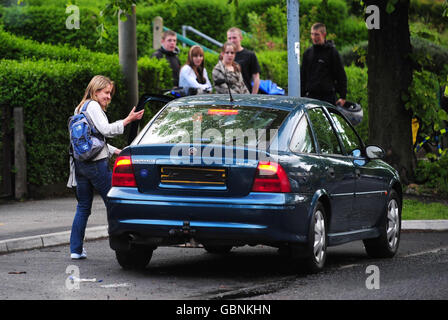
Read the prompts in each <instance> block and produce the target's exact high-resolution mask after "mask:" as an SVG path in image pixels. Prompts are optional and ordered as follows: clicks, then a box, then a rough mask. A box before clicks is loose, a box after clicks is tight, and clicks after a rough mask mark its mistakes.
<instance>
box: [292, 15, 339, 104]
mask: <svg viewBox="0 0 448 320" xmlns="http://www.w3.org/2000/svg"><path fill="white" fill-rule="evenodd" d="M326 36H327V31H326V28H325V25H324V24H323V23H315V24H314V25H313V26H312V27H311V40H312V42H313V45H312V46H311V47H309V48H308V49H307V50H306V51H305V53H304V54H303V60H302V66H301V70H300V80H301V81H300V82H301V91H302V96H303V97H309V98H314V99H319V100H323V101H327V102H329V103H331V104H339V105H341V106H343V105H344V104H345V99H346V95H347V75H346V74H345V70H344V66H343V64H342V59H341V56H340V55H339V52H338V51H337V50H336V48H335V46H334V43H333V41H327V40H326ZM336 93H338V94H339V99H337V98H336ZM336 99H337V100H336Z"/></svg>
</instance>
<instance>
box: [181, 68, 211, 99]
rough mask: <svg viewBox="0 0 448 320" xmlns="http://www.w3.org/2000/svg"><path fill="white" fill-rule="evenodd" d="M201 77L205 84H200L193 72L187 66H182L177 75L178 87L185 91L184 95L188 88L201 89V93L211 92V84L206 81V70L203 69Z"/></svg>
mask: <svg viewBox="0 0 448 320" xmlns="http://www.w3.org/2000/svg"><path fill="white" fill-rule="evenodd" d="M203 77H204V79H205V84H201V83H199V82H198V80H197V79H196V74H195V73H194V70H193V69H192V68H191V67H190V66H189V65H187V64H186V65H184V66H183V67H182V69H180V75H179V87H182V88H184V89H185V93H188V88H196V89H201V90H203V91H211V89H212V84H211V82H210V80H209V79H208V75H207V70H206V69H205V68H204V71H203Z"/></svg>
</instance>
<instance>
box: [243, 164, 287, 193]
mask: <svg viewBox="0 0 448 320" xmlns="http://www.w3.org/2000/svg"><path fill="white" fill-rule="evenodd" d="M252 191H254V192H291V185H290V184H289V180H288V176H287V174H286V172H285V170H284V169H283V168H282V166H281V165H279V164H278V163H276V162H267V161H260V162H259V164H258V167H257V173H256V174H255V180H254V184H253V186H252Z"/></svg>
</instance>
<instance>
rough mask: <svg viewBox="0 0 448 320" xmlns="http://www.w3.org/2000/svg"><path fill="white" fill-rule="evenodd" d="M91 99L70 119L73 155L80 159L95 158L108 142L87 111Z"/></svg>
mask: <svg viewBox="0 0 448 320" xmlns="http://www.w3.org/2000/svg"><path fill="white" fill-rule="evenodd" d="M90 101H91V100H88V101H86V102H85V103H84V105H83V106H82V108H81V112H80V113H79V114H75V115H73V116H71V117H70V118H69V119H68V132H69V136H70V149H71V155H72V156H73V157H74V158H75V159H76V160H80V161H86V160H91V159H93V158H95V157H96V156H97V155H98V154H99V153H100V152H101V150H102V149H103V148H104V146H105V144H106V141H105V139H104V136H103V135H101V133H99V131H98V130H97V129H96V128H95V126H94V125H93V123H92V120H91V119H90V117H89V115H88V114H87V112H86V110H87V106H88V104H89V102H90Z"/></svg>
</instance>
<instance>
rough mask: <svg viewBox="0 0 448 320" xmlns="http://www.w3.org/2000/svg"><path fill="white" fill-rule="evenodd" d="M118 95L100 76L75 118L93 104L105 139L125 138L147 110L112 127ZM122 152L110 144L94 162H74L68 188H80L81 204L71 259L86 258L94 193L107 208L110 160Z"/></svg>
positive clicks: (93, 115)
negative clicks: (113, 105)
mask: <svg viewBox="0 0 448 320" xmlns="http://www.w3.org/2000/svg"><path fill="white" fill-rule="evenodd" d="M114 91H115V87H114V83H113V81H111V80H110V79H109V78H107V77H105V76H101V75H97V76H95V77H93V78H92V80H91V81H90V83H89V85H88V86H87V89H86V91H85V94H84V97H83V99H82V100H81V102H80V104H79V105H78V106H77V107H76V109H75V114H78V113H79V112H80V110H81V108H82V106H83V105H84V103H85V102H86V101H90V102H89V103H88V105H87V110H86V112H87V113H88V114H89V116H90V119H91V120H92V122H93V125H94V126H95V127H96V129H97V130H98V131H99V132H100V133H101V134H102V135H103V136H104V137H105V138H110V137H114V136H117V135H119V134H122V133H123V131H124V127H125V126H126V125H128V124H129V123H131V122H132V121H135V120H140V119H141V118H142V117H143V113H144V110H141V111H139V112H135V107H134V108H133V109H132V110H131V112H130V113H129V115H128V116H127V117H126V118H125V119H123V120H118V121H116V122H113V123H109V120H108V119H107V116H106V113H105V112H106V110H107V106H108V105H109V103H110V102H111V99H112V95H113V94H114ZM120 152H121V150H120V149H118V148H115V147H113V146H111V145H109V144H106V145H105V146H104V148H103V150H102V151H101V152H100V153H99V155H98V156H96V157H95V158H94V159H92V160H88V161H79V160H76V159H72V160H71V165H70V178H69V183H68V185H67V186H69V187H72V186H76V199H77V200H78V205H77V207H76V214H75V218H74V220H73V224H72V231H71V235H70V252H71V254H70V256H71V258H72V259H85V258H86V252H85V250H84V248H83V241H84V234H85V229H86V226H87V220H88V218H89V216H90V213H91V209H92V201H93V194H94V190H96V191H98V193H99V194H100V195H101V197H102V198H103V201H104V204H105V205H106V207H107V193H108V192H109V190H110V188H111V180H112V172H111V170H110V168H109V156H110V155H113V154H116V155H118V154H119V153H120ZM75 178H76V179H75Z"/></svg>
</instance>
